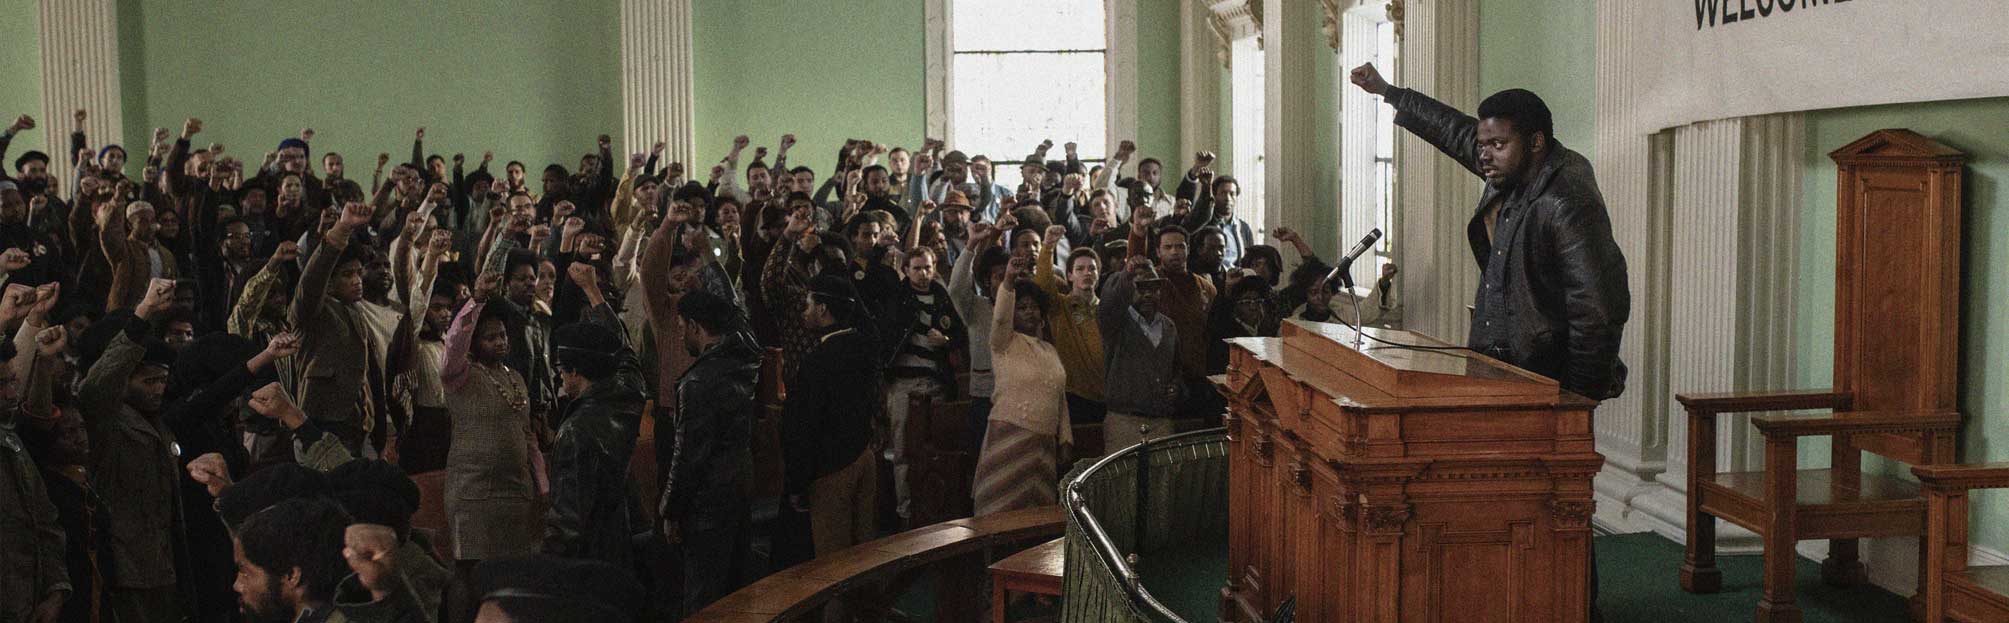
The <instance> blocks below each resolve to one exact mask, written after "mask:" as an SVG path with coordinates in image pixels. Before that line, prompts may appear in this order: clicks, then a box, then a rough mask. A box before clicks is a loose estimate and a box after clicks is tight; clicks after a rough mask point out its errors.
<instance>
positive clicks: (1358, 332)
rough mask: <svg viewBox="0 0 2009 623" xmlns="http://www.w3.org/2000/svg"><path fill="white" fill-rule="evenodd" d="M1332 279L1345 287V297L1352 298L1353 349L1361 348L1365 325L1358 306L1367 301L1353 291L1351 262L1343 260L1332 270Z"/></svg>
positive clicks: (1365, 332)
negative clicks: (1343, 261)
mask: <svg viewBox="0 0 2009 623" xmlns="http://www.w3.org/2000/svg"><path fill="white" fill-rule="evenodd" d="M1332 272H1333V279H1334V280H1336V281H1338V282H1339V286H1340V287H1342V288H1345V289H1346V290H1345V291H1346V296H1347V298H1350V299H1353V349H1354V350H1362V348H1363V346H1364V344H1365V343H1366V339H1367V327H1366V326H1365V325H1364V324H1362V322H1361V319H1360V306H1361V305H1363V304H1365V303H1366V302H1367V300H1366V299H1362V298H1359V297H1358V296H1356V295H1355V294H1354V292H1353V262H1345V263H1343V264H1341V265H1340V266H1339V267H1338V268H1335V269H1334V270H1333V271H1332Z"/></svg>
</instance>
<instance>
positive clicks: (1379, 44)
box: [1374, 21, 1396, 258]
mask: <svg viewBox="0 0 2009 623" xmlns="http://www.w3.org/2000/svg"><path fill="white" fill-rule="evenodd" d="M1374 66H1375V67H1387V68H1390V70H1391V71H1392V70H1393V69H1394V67H1395V22H1390V21H1382V22H1380V23H1378V24H1375V25H1374ZM1395 132H1396V130H1395V107H1393V106H1389V105H1388V103H1387V102H1386V101H1383V102H1380V103H1378V104H1377V105H1376V106H1375V107H1374V189H1375V192H1374V223H1375V226H1376V227H1380V228H1381V231H1383V232H1393V231H1395ZM1395 238H1396V237H1395V236H1393V235H1385V236H1382V237H1381V249H1380V255H1381V256H1382V257H1384V258H1386V257H1388V256H1390V255H1391V254H1392V253H1393V251H1394V249H1395V246H1394V245H1395Z"/></svg>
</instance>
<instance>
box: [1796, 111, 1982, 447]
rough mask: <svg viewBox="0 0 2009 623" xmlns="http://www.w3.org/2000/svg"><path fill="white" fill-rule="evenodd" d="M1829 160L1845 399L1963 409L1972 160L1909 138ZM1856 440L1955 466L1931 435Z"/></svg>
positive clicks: (1872, 139)
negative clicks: (1963, 287)
mask: <svg viewBox="0 0 2009 623" xmlns="http://www.w3.org/2000/svg"><path fill="white" fill-rule="evenodd" d="M1828 156H1829V157H1830V158H1833V159H1834V161H1835V165H1836V167H1837V175H1836V178H1837V185H1838V190H1837V193H1836V203H1837V205H1836V234H1835V351H1834V357H1835V362H1834V365H1835V369H1834V384H1835V389H1836V390H1837V391H1843V392H1847V393H1849V394H1850V395H1851V396H1852V397H1853V405H1852V409H1854V410H1856V411H1929V410H1952V409H1955V408H1957V407H1958V400H1959V389H1960V366H1959V356H1960V268H1961V252H1960V231H1961V211H1962V210H1961V183H1962V175H1963V171H1962V165H1963V164H1964V163H1965V162H1966V160H1967V156H1966V155H1965V154H1962V153H1960V152H1959V151H1956V150H1954V149H1952V148H1950V147H1947V146H1945V145H1941V144H1939V143H1938V142H1935V141H1933V140H1932V139H1928V138H1926V137H1924V136H1920V135H1918V134H1917V133H1914V132H1912V131H1910V130H1878V131H1876V132H1872V133H1870V134H1869V135H1868V136H1865V137H1863V138H1861V139H1858V140H1856V141H1855V142H1853V143H1850V144H1848V145H1847V146H1845V147H1842V148H1841V149H1837V150H1835V151H1834V152H1831V153H1829V154H1828ZM1852 441H1853V442H1854V444H1855V446H1856V447H1859V448H1861V449H1864V450H1868V451H1871V452H1875V453H1877V454H1881V455H1884V456H1888V457H1891V458H1895V459H1897V460H1900V461H1904V462H1907V463H1912V464H1922V463H1933V462H1937V461H1944V460H1952V458H1953V457H1952V456H1951V455H1950V452H1948V453H1947V456H1943V457H1940V456H1938V455H1939V454H1941V453H1942V452H1943V451H1947V450H1949V448H1934V447H1927V446H1928V445H1930V444H1927V443H1925V442H1924V437H1923V435H1921V434H1907V433H1875V434H1868V435H1856V436H1854V438H1853V439H1852ZM1942 445H1948V446H1950V444H1942Z"/></svg>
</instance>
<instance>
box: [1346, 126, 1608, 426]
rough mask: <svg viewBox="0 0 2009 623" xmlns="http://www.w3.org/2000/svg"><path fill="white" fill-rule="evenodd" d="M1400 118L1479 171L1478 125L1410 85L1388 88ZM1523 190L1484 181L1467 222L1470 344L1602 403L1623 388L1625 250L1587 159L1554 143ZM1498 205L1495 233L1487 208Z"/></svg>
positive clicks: (1552, 142)
mask: <svg viewBox="0 0 2009 623" xmlns="http://www.w3.org/2000/svg"><path fill="white" fill-rule="evenodd" d="M1386 98H1387V101H1388V104H1389V105H1390V106H1393V107H1395V111H1396V115H1395V124H1396V125H1399V126H1402V127H1403V128H1406V129H1408V130H1409V131H1410V132H1412V133H1415V134H1416V136H1418V137H1420V138H1422V139H1423V140H1425V141H1428V142H1429V143H1430V144H1431V145H1435V146H1436V147H1437V149H1438V150H1440V151H1442V152H1444V154H1445V155H1448V156H1450V157H1451V159H1453V160H1456V161H1458V163H1459V164H1461V165H1464V166H1465V168H1466V169H1467V170H1470V171H1472V172H1473V173H1474V174H1477V173H1478V171H1479V152H1478V142H1477V141H1476V135H1477V132H1478V125H1479V122H1478V120H1477V119H1474V118H1472V117H1471V116H1469V115H1466V114H1465V113H1462V112H1459V111H1458V110H1456V109H1454V108H1451V107H1450V106H1446V105H1444V104H1443V103H1441V102H1438V101H1436V100H1433V99H1430V97H1429V96H1426V95H1423V94H1421V93H1417V92H1415V91H1411V90H1408V89H1402V88H1396V87H1390V88H1389V89H1388V93H1387V94H1386ZM1533 166H1536V167H1537V169H1536V171H1535V175H1534V177H1532V178H1531V181H1530V182H1529V183H1528V184H1527V185H1526V186H1525V187H1522V188H1515V189H1502V188H1496V187H1494V186H1492V185H1490V184H1489V185H1487V187H1486V192H1485V194H1484V196H1482V197H1480V199H1479V208H1478V212H1477V213H1475V214H1474V215H1473V217H1472V221H1471V223H1469V224H1468V225H1467V226H1466V228H1465V231H1466V237H1467V238H1469V239H1470V241H1471V244H1472V256H1473V258H1474V259H1476V260H1477V261H1478V262H1479V267H1480V270H1481V271H1482V272H1481V275H1480V280H1479V292H1478V296H1477V297H1476V301H1475V307H1474V311H1473V314H1472V332H1471V339H1470V341H1469V346H1471V347H1472V348H1474V349H1477V350H1479V351H1480V352H1483V353H1486V354H1487V355H1490V356H1492V357H1495V358H1498V359H1500V360H1503V361H1506V362H1508V363H1511V364H1514V365H1517V366H1520V367H1522V368H1526V369H1528V370H1529V371H1532V372H1535V373H1537V374H1542V375H1545V376H1548V377H1551V378H1554V379H1556V380H1558V381H1560V382H1561V384H1562V387H1563V389H1567V390H1569V391H1572V392H1576V393H1579V394H1583V395H1584V396H1588V397H1590V398H1595V399H1599V400H1603V399H1608V398H1612V397H1616V396H1618V395H1619V394H1620V393H1621V392H1623V391H1625V377H1626V368H1625V364H1624V363H1623V362H1621V361H1619V360H1618V342H1619V336H1620V335H1622V334H1623V332H1624V330H1625V321H1626V317H1627V316H1629V315H1630V313H1631V306H1632V295H1631V293H1630V291H1629V290H1628V288H1627V286H1626V271H1625V254H1624V253H1622V252H1620V250H1619V248H1618V243H1617V242H1616V241H1614V240H1612V237H1611V219H1610V217H1609V216H1608V215H1607V214H1606V213H1605V207H1604V196H1603V195H1602V194H1601V193H1599V192H1598V189H1597V179H1596V177H1595V176H1594V175H1593V174H1592V172H1591V166H1590V161H1589V160H1586V159H1585V158H1584V157H1583V155H1582V154H1578V153H1577V152H1575V151H1571V150H1569V149H1568V148H1565V147H1563V145H1562V143H1561V142H1558V141H1556V140H1555V139H1554V138H1550V139H1549V150H1548V154H1547V156H1546V157H1545V158H1543V159H1542V161H1540V162H1538V163H1534V164H1533ZM1494 202H1500V205H1499V212H1498V214H1497V218H1496V220H1495V222H1494V226H1493V233H1492V235H1491V236H1488V235H1487V232H1486V222H1485V216H1486V210H1487V208H1488V207H1489V206H1491V205H1493V203H1494Z"/></svg>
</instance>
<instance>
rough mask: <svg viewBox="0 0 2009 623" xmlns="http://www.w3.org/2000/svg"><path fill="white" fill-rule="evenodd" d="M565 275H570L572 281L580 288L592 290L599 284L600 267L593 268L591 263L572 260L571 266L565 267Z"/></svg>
mask: <svg viewBox="0 0 2009 623" xmlns="http://www.w3.org/2000/svg"><path fill="white" fill-rule="evenodd" d="M565 276H567V277H571V278H572V283H573V284H575V285H578V286H579V289H581V290H592V289H593V288H597V287H599V286H600V269H597V268H594V267H593V265H592V264H588V263H585V262H573V263H572V265H571V266H568V267H566V268H565Z"/></svg>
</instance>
